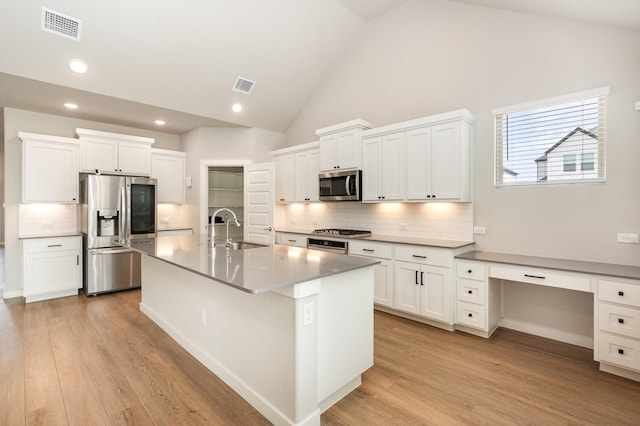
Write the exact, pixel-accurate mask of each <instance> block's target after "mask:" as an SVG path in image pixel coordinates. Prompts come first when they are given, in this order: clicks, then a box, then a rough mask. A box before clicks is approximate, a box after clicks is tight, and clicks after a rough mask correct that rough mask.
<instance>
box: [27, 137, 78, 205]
mask: <svg viewBox="0 0 640 426" xmlns="http://www.w3.org/2000/svg"><path fill="white" fill-rule="evenodd" d="M18 137H19V138H20V139H21V140H22V202H24V203H78V167H79V153H80V143H79V142H78V141H77V140H76V139H71V138H63V137H58V136H48V135H39V134H34V133H25V132H19V133H18Z"/></svg>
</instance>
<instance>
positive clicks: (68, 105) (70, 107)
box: [64, 102, 78, 109]
mask: <svg viewBox="0 0 640 426" xmlns="http://www.w3.org/2000/svg"><path fill="white" fill-rule="evenodd" d="M64 106H65V107H67V108H69V109H78V105H77V104H74V103H72V102H65V103H64Z"/></svg>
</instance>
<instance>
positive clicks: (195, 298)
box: [140, 256, 373, 425]
mask: <svg viewBox="0 0 640 426" xmlns="http://www.w3.org/2000/svg"><path fill="white" fill-rule="evenodd" d="M140 310H141V311H142V312H143V313H145V314H146V315H147V316H149V317H150V318H151V319H152V320H153V321H155V322H156V324H158V325H159V326H160V327H161V328H162V329H163V330H164V331H165V332H167V333H168V334H169V335H170V336H171V337H172V338H173V339H175V340H176V341H177V342H178V343H179V344H180V345H181V346H182V347H183V348H185V349H186V350H187V351H188V352H189V353H190V354H191V355H193V356H194V357H195V358H196V359H198V361H200V362H201V363H202V364H204V365H205V366H206V367H207V368H209V370H211V371H212V372H213V373H215V374H216V375H217V376H218V377H219V378H220V379H222V380H223V381H224V382H225V383H226V384H228V385H229V386H230V387H231V388H232V389H233V390H235V391H236V392H237V393H238V394H240V395H241V396H242V397H243V398H244V399H245V400H247V401H248V402H249V403H250V404H251V405H252V406H253V407H255V408H256V410H258V411H259V412H260V413H261V414H263V415H264V416H265V417H266V418H267V419H269V420H270V421H271V422H273V423H274V424H277V425H319V424H320V413H322V412H323V411H324V410H326V409H327V408H329V407H330V406H331V405H333V404H334V403H336V402H337V401H339V400H340V399H342V398H343V397H344V396H345V395H347V394H348V393H349V392H351V391H352V390H353V389H355V388H357V387H358V386H359V385H360V383H361V379H360V376H361V374H362V373H363V372H364V371H365V370H367V369H368V368H369V367H371V366H372V365H373V266H367V267H363V268H360V269H355V270H351V271H347V272H343V273H339V274H336V275H330V276H325V277H322V278H318V279H314V280H311V281H307V282H303V283H300V284H294V285H291V286H288V287H284V288H283V289H280V290H274V291H268V292H264V293H259V294H251V293H247V292H244V291H240V290H238V289H235V288H233V287H230V286H227V285H225V284H222V283H220V282H218V281H215V280H212V279H211V278H207V277H205V276H202V275H199V274H196V273H193V272H191V271H189V270H186V269H183V268H180V267H177V266H174V265H172V264H170V263H167V262H165V261H162V260H158V259H156V258H153V257H150V256H142V302H141V304H140Z"/></svg>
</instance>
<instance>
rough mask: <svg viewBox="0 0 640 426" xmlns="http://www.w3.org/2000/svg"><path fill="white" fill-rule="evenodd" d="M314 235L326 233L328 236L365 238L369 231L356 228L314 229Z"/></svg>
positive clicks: (368, 235)
mask: <svg viewBox="0 0 640 426" xmlns="http://www.w3.org/2000/svg"><path fill="white" fill-rule="evenodd" d="M313 233H314V234H315V235H326V236H329V237H343V238H366V237H370V236H371V231H361V230H356V229H339V228H328V229H314V230H313Z"/></svg>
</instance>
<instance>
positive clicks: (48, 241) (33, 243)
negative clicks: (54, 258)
mask: <svg viewBox="0 0 640 426" xmlns="http://www.w3.org/2000/svg"><path fill="white" fill-rule="evenodd" d="M23 244H24V245H23V248H24V252H25V253H40V252H54V251H64V250H80V249H81V248H82V240H81V238H80V237H54V238H34V239H27V240H24V241H23Z"/></svg>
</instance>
